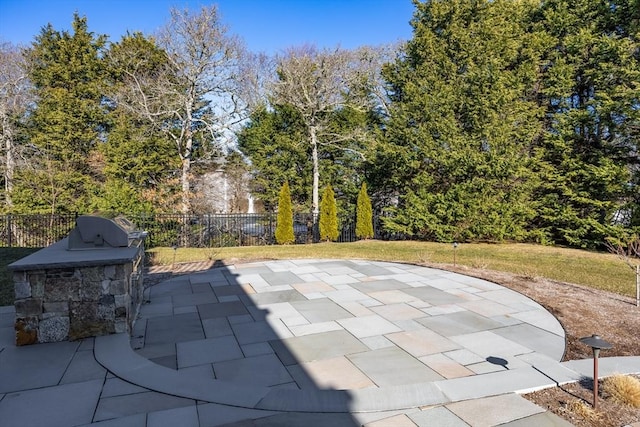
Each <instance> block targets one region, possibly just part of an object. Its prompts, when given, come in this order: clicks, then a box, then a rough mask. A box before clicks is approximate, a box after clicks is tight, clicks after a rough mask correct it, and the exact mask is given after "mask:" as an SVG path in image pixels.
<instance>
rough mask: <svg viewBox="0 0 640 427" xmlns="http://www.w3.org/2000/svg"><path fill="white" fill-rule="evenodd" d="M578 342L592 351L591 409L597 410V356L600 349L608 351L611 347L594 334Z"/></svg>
mask: <svg viewBox="0 0 640 427" xmlns="http://www.w3.org/2000/svg"><path fill="white" fill-rule="evenodd" d="M580 341H581V342H582V343H583V344H586V345H588V346H589V347H591V348H592V349H593V409H594V410H596V409H598V356H599V355H600V350H601V349H602V350H608V349H610V348H611V347H612V346H611V344H609V343H608V342H606V341H605V340H603V339H602V338H600V337H599V336H598V335H596V334H593V335H591V336H590V337H584V338H580Z"/></svg>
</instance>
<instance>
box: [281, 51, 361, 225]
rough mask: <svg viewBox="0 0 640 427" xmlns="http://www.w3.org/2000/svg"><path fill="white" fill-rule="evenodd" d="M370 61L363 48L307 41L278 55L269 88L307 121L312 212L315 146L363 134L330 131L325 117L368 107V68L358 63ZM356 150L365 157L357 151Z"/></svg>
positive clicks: (316, 207)
mask: <svg viewBox="0 0 640 427" xmlns="http://www.w3.org/2000/svg"><path fill="white" fill-rule="evenodd" d="M370 60H371V56H369V55H368V52H367V51H364V50H355V51H348V50H341V49H335V50H322V51H319V50H317V49H316V48H314V47H311V46H304V47H299V48H291V49H289V50H287V51H286V52H285V53H284V55H283V56H280V57H279V58H277V72H278V80H277V81H275V82H274V83H273V85H272V87H271V90H270V92H271V94H272V102H273V103H276V104H288V105H290V106H292V107H293V108H295V109H296V110H297V111H298V113H299V114H300V116H301V117H302V120H303V121H304V124H305V126H306V129H307V134H308V137H309V141H308V142H309V144H310V146H311V158H312V163H313V184H312V185H313V188H312V210H313V213H314V214H316V215H317V214H318V212H319V196H318V187H319V182H320V172H319V162H318V149H319V146H320V145H321V144H330V145H339V144H340V142H342V141H345V140H353V139H363V138H364V137H365V133H364V131H363V130H358V131H355V134H354V132H351V133H350V134H349V135H345V134H341V135H338V134H335V133H333V134H332V133H331V132H330V126H329V124H330V122H329V121H330V118H331V115H332V113H334V112H336V111H339V110H340V109H343V108H352V109H355V110H362V109H369V108H371V107H372V98H371V90H370V89H371V84H372V79H371V77H372V73H371V70H372V68H371V67H368V66H366V67H365V66H363V64H365V65H366V64H368V63H369V62H370ZM358 133H360V134H358ZM321 140H322V141H324V142H321ZM344 149H347V150H352V149H349V148H344ZM357 154H358V155H360V156H362V157H364V154H363V153H362V152H358V153H357Z"/></svg>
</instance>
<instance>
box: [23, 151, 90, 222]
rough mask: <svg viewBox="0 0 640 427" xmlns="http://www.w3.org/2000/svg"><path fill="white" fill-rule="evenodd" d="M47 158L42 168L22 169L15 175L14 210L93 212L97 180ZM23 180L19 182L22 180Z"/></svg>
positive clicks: (30, 211)
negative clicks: (91, 210) (92, 198)
mask: <svg viewBox="0 0 640 427" xmlns="http://www.w3.org/2000/svg"><path fill="white" fill-rule="evenodd" d="M65 164H67V163H66V162H52V161H46V162H45V163H44V164H42V165H41V166H42V167H41V168H40V169H36V170H33V169H26V168H25V169H22V170H18V171H17V172H16V175H15V181H16V186H15V187H14V190H13V193H12V200H13V212H14V213H21V214H46V213H62V214H64V213H77V212H89V211H90V204H91V195H92V194H93V193H95V191H96V183H95V181H93V180H92V179H91V177H89V176H88V175H85V174H82V173H81V172H78V171H74V170H73V169H72V168H71V167H69V168H67V169H66V170H64V169H63V170H58V169H57V168H58V167H64V165H65ZM18 183H19V184H18Z"/></svg>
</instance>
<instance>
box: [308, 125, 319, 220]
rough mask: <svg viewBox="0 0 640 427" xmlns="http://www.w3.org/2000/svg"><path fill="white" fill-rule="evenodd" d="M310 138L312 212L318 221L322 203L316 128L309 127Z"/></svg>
mask: <svg viewBox="0 0 640 427" xmlns="http://www.w3.org/2000/svg"><path fill="white" fill-rule="evenodd" d="M309 136H310V137H311V159H312V161H313V190H312V203H311V210H312V212H313V218H314V219H313V220H314V222H315V221H316V218H317V217H318V213H319V212H320V203H319V201H318V199H319V197H318V187H319V185H320V168H319V166H318V136H317V135H316V127H315V126H310V127H309Z"/></svg>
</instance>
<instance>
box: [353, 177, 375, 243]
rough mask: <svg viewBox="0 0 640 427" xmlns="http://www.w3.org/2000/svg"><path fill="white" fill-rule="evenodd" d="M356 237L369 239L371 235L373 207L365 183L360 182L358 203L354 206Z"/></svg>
mask: <svg viewBox="0 0 640 427" xmlns="http://www.w3.org/2000/svg"><path fill="white" fill-rule="evenodd" d="M356 210H357V212H356V237H358V238H360V239H370V238H372V237H373V209H372V208H371V199H369V195H368V194H367V184H366V183H365V182H363V183H362V186H361V187H360V192H359V193H358V203H357V207H356Z"/></svg>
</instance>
